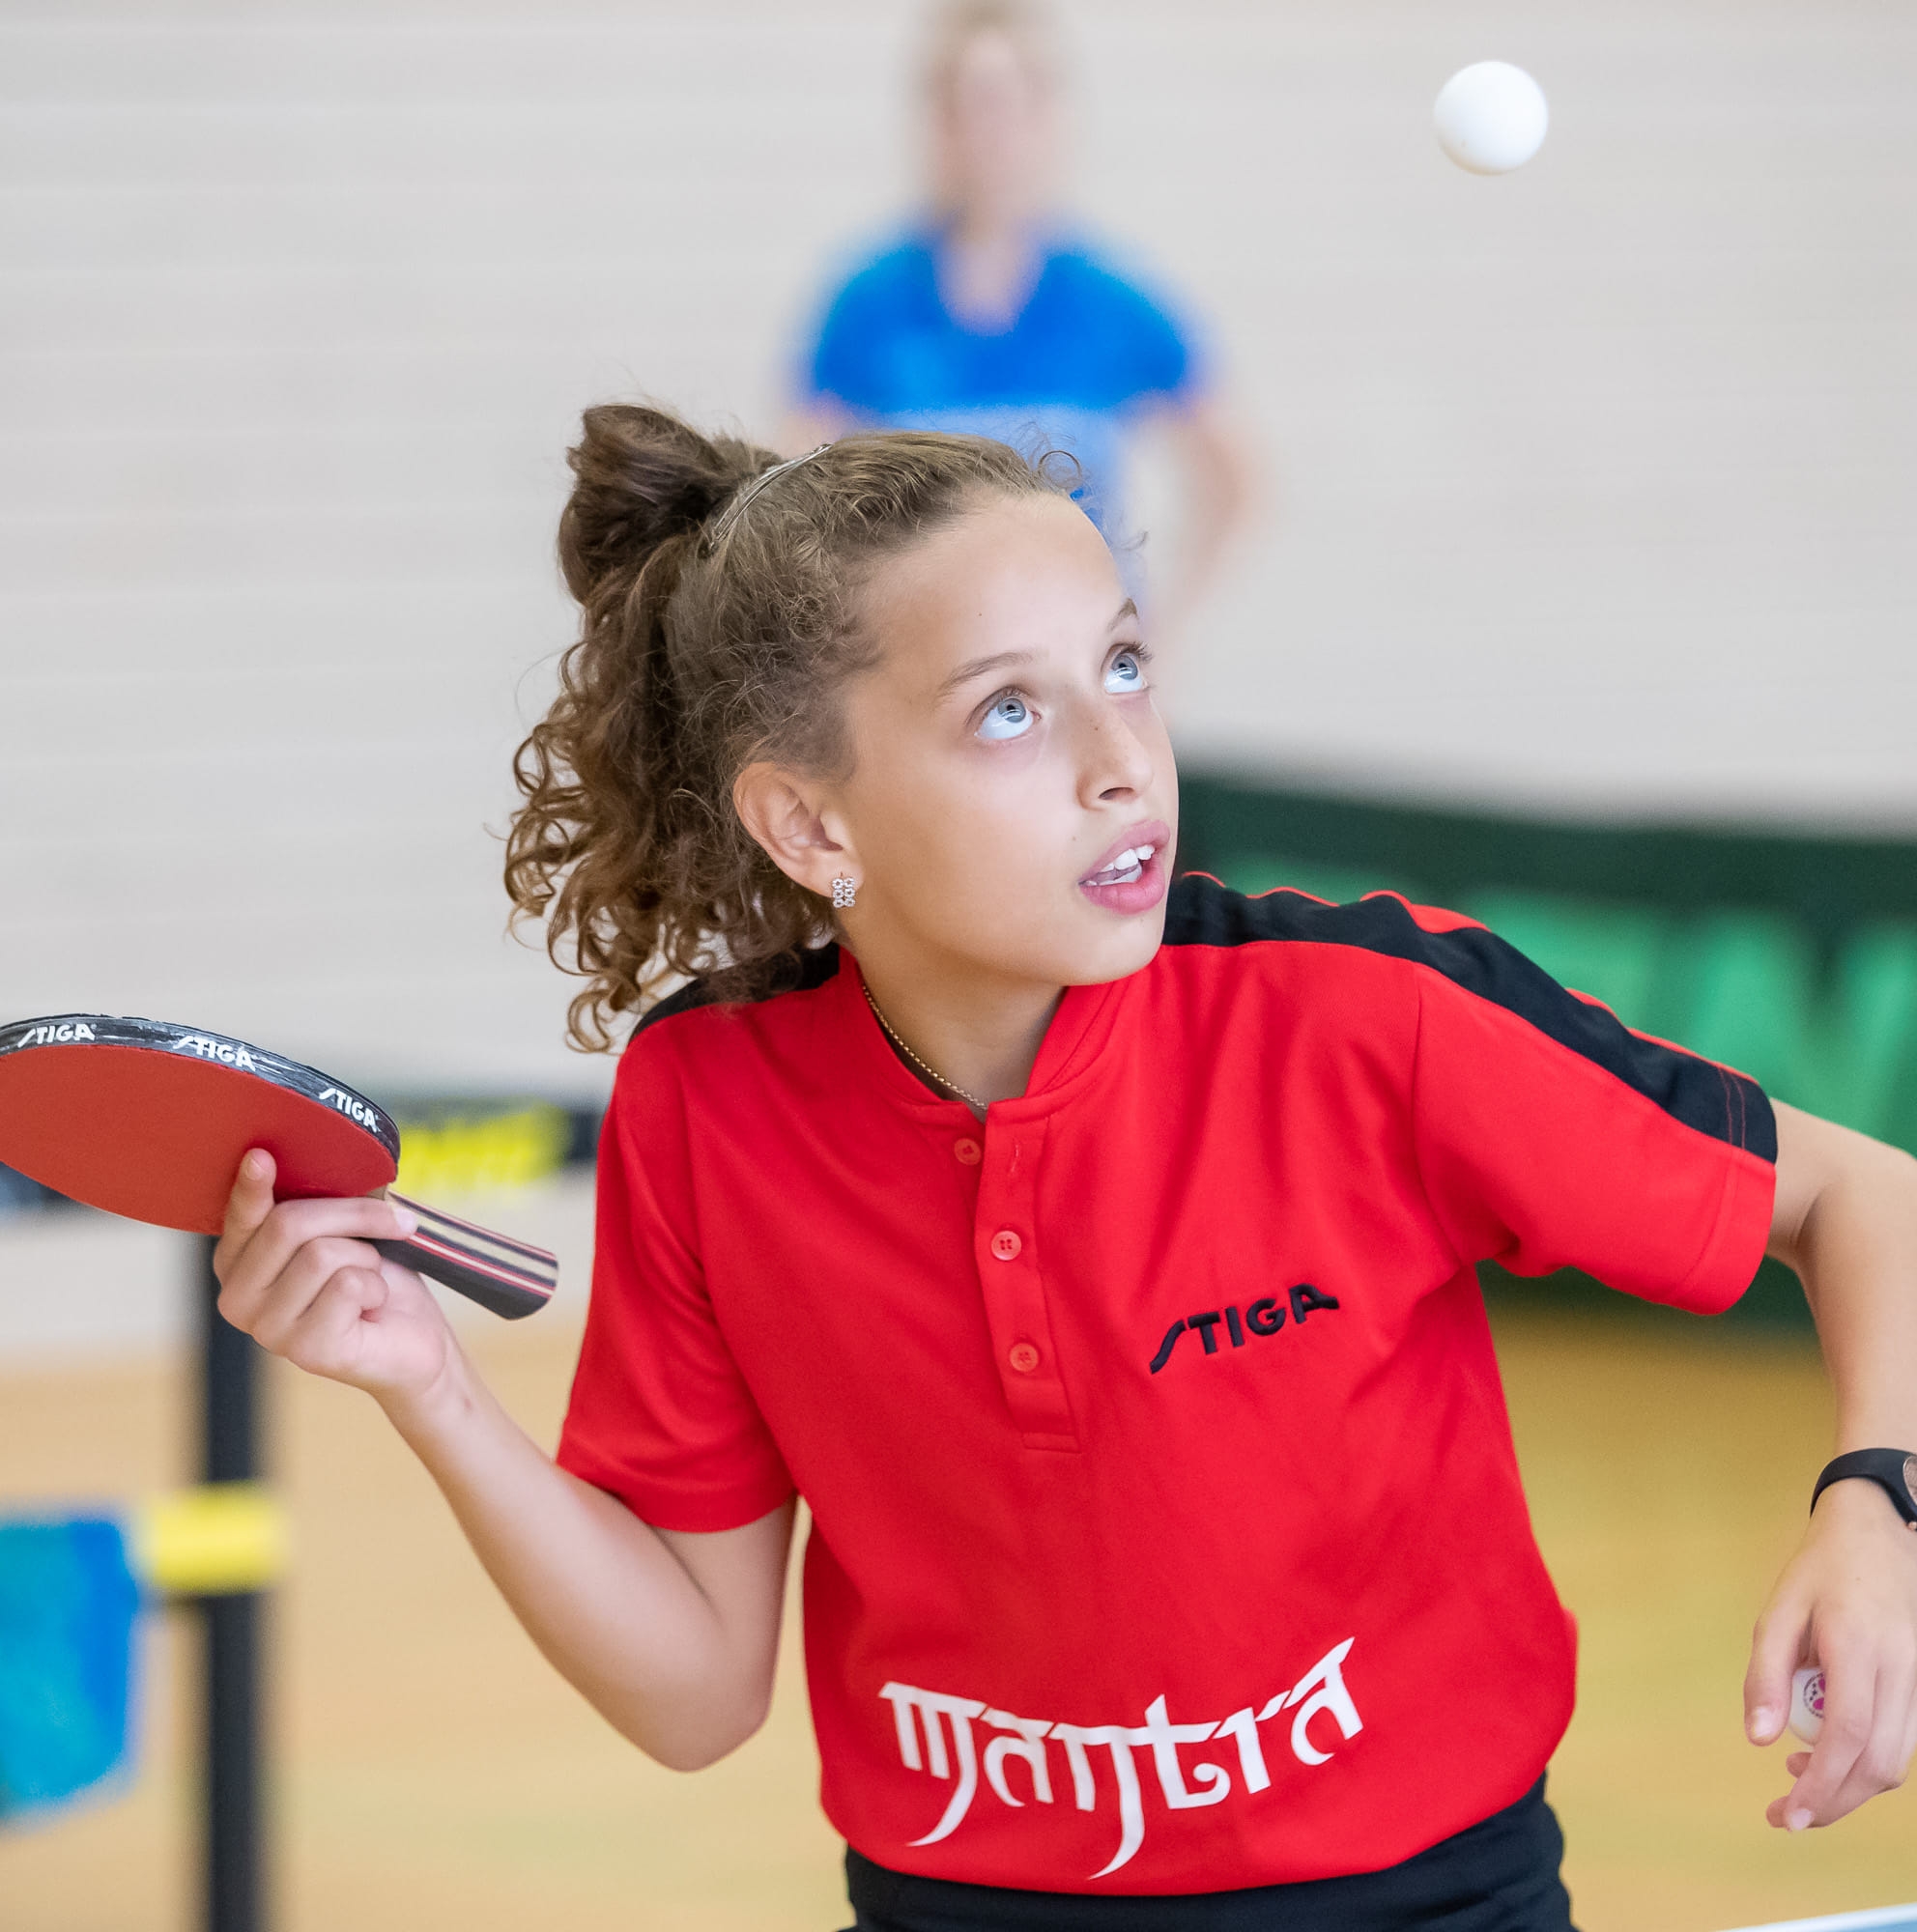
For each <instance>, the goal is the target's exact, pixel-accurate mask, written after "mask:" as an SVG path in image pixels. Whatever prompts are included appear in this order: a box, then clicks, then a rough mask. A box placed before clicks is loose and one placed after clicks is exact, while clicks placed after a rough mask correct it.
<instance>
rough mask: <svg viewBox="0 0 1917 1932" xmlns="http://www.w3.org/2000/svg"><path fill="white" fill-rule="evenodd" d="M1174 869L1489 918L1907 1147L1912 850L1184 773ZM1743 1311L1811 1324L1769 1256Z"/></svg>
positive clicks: (1913, 1140)
mask: <svg viewBox="0 0 1917 1932" xmlns="http://www.w3.org/2000/svg"><path fill="white" fill-rule="evenodd" d="M1183 794H1184V806H1183V822H1182V826H1181V833H1180V850H1179V859H1180V863H1181V864H1182V865H1184V866H1187V867H1200V868H1201V869H1203V870H1205V871H1209V872H1215V873H1216V874H1217V875H1218V876H1219V877H1220V878H1222V879H1224V880H1225V881H1226V882H1227V883H1228V884H1230V885H1232V886H1235V887H1237V888H1238V889H1240V890H1241V891H1245V892H1264V891H1267V890H1269V889H1270V888H1272V887H1273V886H1292V887H1296V888H1298V889H1300V890H1302V891H1304V892H1309V893H1315V894H1318V895H1320V896H1322V897H1325V898H1332V899H1340V900H1343V899H1350V898H1355V897H1357V896H1359V895H1360V894H1362V893H1365V892H1371V891H1375V890H1377V889H1379V888H1381V887H1383V888H1388V889H1390V890H1392V891H1394V892H1401V893H1403V894H1405V895H1407V896H1408V897H1411V898H1414V899H1421V900H1424V901H1427V902H1432V903H1437V904H1441V905H1448V906H1452V907H1454V908H1456V909H1457V910H1458V911H1460V912H1464V913H1469V914H1470V915H1471V916H1472V917H1473V918H1474V919H1481V920H1482V921H1484V923H1486V924H1487V925H1489V926H1491V927H1492V928H1493V929H1494V930H1495V931H1497V932H1498V933H1500V934H1501V935H1502V937H1503V938H1505V939H1507V940H1509V941H1510V942H1511V944H1512V945H1513V946H1516V947H1517V948H1519V950H1520V951H1522V952H1527V953H1529V954H1530V955H1531V957H1532V958H1533V959H1535V960H1536V961H1537V963H1538V964H1539V965H1540V966H1542V967H1543V968H1544V969H1545V971H1547V972H1548V973H1550V974H1551V975H1552V976H1553V977H1554V978H1555V979H1557V980H1561V981H1562V982H1563V983H1565V984H1566V985H1570V986H1575V987H1576V988H1578V990H1579V991H1581V992H1585V993H1590V994H1593V995H1595V997H1597V998H1598V999H1600V1000H1602V1001H1604V1002H1605V1004H1606V1005H1607V1006H1609V1007H1612V1008H1613V1009H1616V1010H1617V1013H1618V1014H1619V1015H1620V1016H1621V1017H1622V1018H1623V1019H1624V1020H1626V1021H1627V1022H1628V1023H1629V1024H1630V1025H1632V1026H1634V1027H1637V1028H1639V1029H1640V1030H1642V1031H1644V1032H1646V1033H1652V1034H1656V1035H1659V1036H1661V1037H1664V1038H1667V1039H1674V1040H1677V1041H1679V1042H1681V1043H1682V1044H1683V1045H1685V1046H1688V1047H1690V1048H1692V1049H1693V1050H1694V1051H1696V1052H1699V1053H1702V1054H1705V1055H1707V1056H1709V1057H1710V1058H1711V1059H1713V1060H1721V1061H1724V1062H1726V1063H1728V1064H1729V1065H1733V1066H1736V1067H1739V1068H1740V1069H1742V1070H1743V1071H1744V1072H1746V1073H1749V1074H1750V1075H1751V1076H1752V1077H1753V1078H1754V1079H1756V1080H1757V1081H1758V1082H1759V1083H1760V1085H1762V1086H1763V1087H1764V1088H1765V1090H1766V1091H1767V1092H1769V1093H1771V1094H1775V1095H1776V1096H1777V1097H1778V1098H1779V1099H1782V1100H1788V1101H1791V1102H1792V1103H1794V1104H1795V1105H1797V1106H1800V1107H1805V1108H1808V1109H1809V1110H1810V1111H1811V1112H1813V1113H1817V1114H1822V1115H1824V1116H1826V1117H1827V1118H1829V1119H1831V1120H1834V1121H1840V1122H1843V1123H1844V1124H1845V1126H1851V1127H1856V1128H1858V1129H1859V1130H1861V1131H1862V1132H1864V1133H1868V1134H1874V1135H1876V1136H1877V1137H1878V1138H1880V1139H1883V1140H1888V1141H1892V1142H1894V1143H1896V1144H1897V1145H1898V1146H1901V1147H1903V1148H1906V1149H1909V1150H1910V1151H1913V1152H1917V843H1913V842H1905V841H1901V840H1893V839H1856V838H1850V839H1839V838H1808V837H1790V836H1788V835H1781V834H1775V833H1732V832H1705V831H1696V830H1691V829H1679V828H1664V827H1657V828H1639V827H1589V826H1559V825H1550V824H1545V823H1538V822H1531V821H1524V820H1517V819H1511V818H1505V817H1499V816H1494V815H1492V814H1488V813H1487V814H1474V813H1469V812H1457V811H1424V810H1414V809H1411V808H1407V807H1401V806H1386V805H1377V804H1371V803H1367V802H1363V801H1359V800H1349V799H1336V798H1328V797H1325V796H1323V795H1317V794H1310V793H1301V792H1292V791H1284V790H1280V789H1277V788H1274V787H1271V786H1266V785H1260V784H1257V783H1255V782H1250V781H1244V780H1240V779H1235V778H1231V777H1225V776H1218V775H1210V774H1204V773H1199V774H1196V775H1191V774H1187V776H1186V778H1185V780H1184V784H1183ZM1735 1319H1736V1320H1738V1321H1746V1322H1748V1321H1780V1320H1782V1321H1796V1322H1802V1321H1805V1320H1806V1319H1807V1317H1806V1315H1805V1311H1804V1305H1803V1299H1802V1295H1801V1293H1799V1291H1798V1288H1797V1285H1796V1282H1795V1281H1794V1279H1792V1278H1791V1277H1790V1276H1789V1275H1788V1273H1787V1272H1786V1271H1785V1270H1783V1269H1781V1268H1775V1267H1773V1266H1771V1265H1770V1264H1766V1266H1765V1269H1764V1272H1763V1274H1762V1275H1761V1276H1760V1280H1759V1282H1758V1283H1757V1285H1756V1286H1755V1287H1754V1289H1753V1291H1752V1293H1750V1294H1749V1295H1747V1296H1746V1298H1745V1301H1744V1303H1743V1304H1741V1305H1740V1308H1739V1310H1738V1311H1737V1313H1736V1317H1735Z"/></svg>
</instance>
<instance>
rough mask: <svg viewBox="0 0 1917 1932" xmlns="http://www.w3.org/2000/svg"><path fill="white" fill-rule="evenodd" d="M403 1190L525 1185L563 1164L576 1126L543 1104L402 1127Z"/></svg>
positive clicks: (473, 1190)
mask: <svg viewBox="0 0 1917 1932" xmlns="http://www.w3.org/2000/svg"><path fill="white" fill-rule="evenodd" d="M399 1131H400V1155H399V1179H397V1180H396V1181H395V1182H394V1183H393V1184H394V1185H395V1186H396V1187H397V1188H398V1189H399V1191H400V1192H401V1193H402V1194H419V1195H424V1196H428V1197H430V1196H432V1195H436V1194H484V1193H490V1192H493V1191H496V1190H501V1189H505V1188H512V1187H525V1186H527V1185H529V1183H530V1182H532V1181H535V1180H543V1179H545V1178H546V1176H547V1175H549V1174H551V1173H553V1172H554V1171H555V1170H556V1169H558V1167H560V1166H561V1165H563V1163H564V1161H565V1155H566V1143H567V1141H568V1140H569V1139H570V1138H571V1132H572V1129H571V1126H570V1124H569V1122H567V1120H566V1116H565V1113H564V1110H563V1109H561V1108H558V1107H554V1106H548V1105H546V1104H544V1103H541V1104H539V1105H536V1106H530V1107H521V1108H518V1109H516V1110H515V1111H514V1112H512V1113H509V1114H487V1115H478V1116H465V1115H458V1114H453V1115H448V1116H444V1117H442V1118H439V1119H428V1120H406V1119H402V1120H401V1122H400V1125H399Z"/></svg>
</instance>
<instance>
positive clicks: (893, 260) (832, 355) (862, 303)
mask: <svg viewBox="0 0 1917 1932" xmlns="http://www.w3.org/2000/svg"><path fill="white" fill-rule="evenodd" d="M922 253H923V251H922V250H919V249H915V248H913V247H911V246H910V245H906V246H902V247H899V248H895V249H892V250H890V251H888V252H887V253H885V254H883V255H880V256H878V257H877V258H876V259H874V260H873V261H870V262H868V263H866V264H865V266H864V267H862V268H861V269H859V270H857V271H856V272H855V273H854V274H852V275H851V276H850V277H848V278H847V280H846V281H845V282H844V284H843V285H842V286H841V287H840V289H839V291H838V292H837V294H835V295H834V296H833V298H832V299H831V300H830V301H829V302H828V303H827V304H826V307H825V313H824V315H823V316H822V317H821V319H820V321H819V324H818V328H817V331H816V333H815V335H814V337H813V341H812V347H811V350H810V353H809V354H807V355H805V356H804V358H803V361H802V365H801V369H800V389H801V392H802V393H803V394H805V395H808V396H827V397H830V398H831V399H832V400H833V401H835V402H837V403H840V404H842V405H843V406H844V408H846V409H849V410H854V411H859V412H866V413H874V412H883V411H884V410H885V408H886V406H887V404H888V401H891V400H893V399H892V398H891V394H890V392H891V389H892V388H893V387H894V386H895V384H894V382H893V381H892V380H889V378H888V373H887V372H888V370H889V369H890V366H891V361H892V359H893V356H894V354H895V351H896V348H897V345H898V342H899V340H900V337H901V331H903V330H905V329H907V328H908V327H909V326H910V324H911V321H912V319H913V311H914V308H915V307H916V306H919V305H922V302H923V296H924V291H923V290H922V289H920V287H919V284H920V283H921V282H922V281H924V280H925V279H926V273H927V271H926V270H925V267H924V265H923V263H922V262H921V261H920V259H919V258H920V256H921V255H922ZM915 297H916V298H918V300H916V301H915Z"/></svg>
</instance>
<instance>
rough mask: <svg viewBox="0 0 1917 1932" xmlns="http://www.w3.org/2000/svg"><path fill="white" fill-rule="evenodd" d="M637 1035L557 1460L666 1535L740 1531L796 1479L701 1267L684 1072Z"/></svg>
mask: <svg viewBox="0 0 1917 1932" xmlns="http://www.w3.org/2000/svg"><path fill="white" fill-rule="evenodd" d="M648 1044H649V1043H648V1042H647V1041H646V1040H645V1037H644V1035H643V1034H642V1035H641V1036H640V1037H639V1038H638V1039H637V1040H636V1041H635V1043H634V1045H633V1046H632V1047H629V1048H628V1049H627V1053H626V1058H625V1060H624V1062H623V1063H622V1064H621V1065H620V1068H619V1077H618V1081H617V1083H616V1085H615V1091H614V1095H613V1103H612V1106H611V1108H610V1109H609V1110H608V1113H607V1116H606V1123H605V1127H604V1129H603V1131H602V1133H601V1136H600V1146H599V1173H598V1205H597V1216H596V1219H597V1235H596V1241H595V1246H594V1252H593V1262H592V1300H591V1305H590V1308H589V1309H588V1311H587V1322H586V1337H585V1341H584V1343H583V1345H582V1347H581V1350H580V1358H579V1368H578V1370H577V1372H576V1374H575V1375H574V1378H573V1386H572V1399H571V1402H570V1404H569V1406H568V1408H567V1411H566V1420H565V1427H564V1429H563V1431H562V1432H561V1434H560V1437H559V1449H558V1463H559V1466H560V1467H561V1468H564V1469H569V1470H571V1471H572V1473H573V1474H574V1475H576V1476H578V1477H580V1478H581V1479H582V1480H584V1481H586V1482H588V1483H590V1484H592V1485H593V1486H594V1487H595V1488H597V1489H602V1490H606V1491H609V1492H611V1493H612V1494H614V1495H615V1496H617V1497H618V1498H619V1499H620V1500H621V1501H622V1502H624V1503H625V1504H626V1505H627V1507H628V1508H630V1509H631V1510H632V1512H633V1513H634V1515H636V1516H638V1517H639V1518H641V1519H642V1520H644V1521H645V1522H648V1523H651V1524H652V1525H653V1526H654V1527H655V1528H659V1529H677V1530H720V1529H736V1528H738V1527H739V1526H740V1525H741V1524H744V1523H748V1522H753V1521H756V1520H758V1518H759V1517H762V1516H764V1515H765V1514H766V1513H767V1512H768V1511H770V1510H773V1509H776V1508H777V1507H778V1506H779V1504H780V1503H782V1502H784V1501H785V1500H786V1499H787V1497H788V1496H789V1495H790V1494H791V1493H792V1481H791V1478H790V1476H789V1475H788V1474H787V1470H786V1466H785V1463H784V1460H783V1459H782V1457H781V1456H780V1453H779V1450H778V1448H777V1446H776V1445H775V1444H774V1442H773V1441H772V1438H771V1435H770V1434H769V1433H768V1431H767V1429H766V1427H765V1423H764V1420H763V1418H762V1417H761V1416H760V1414H759V1412H758V1405H757V1404H756V1403H755V1402H754V1400H753V1397H752V1393H751V1391H750V1390H749V1389H748V1388H747V1387H746V1384H745V1381H744V1378H742V1376H741V1375H740V1373H739V1369H738V1365H737V1363H736V1362H735V1361H734V1360H733V1358H732V1354H731V1351H730V1349H729V1348H728V1347H727V1345H726V1340H725V1337H724V1335H723V1334H722V1333H721V1330H720V1323H719V1320H718V1317H717V1315H716V1313H715V1311H714V1309H713V1306H712V1301H711V1297H710V1295H709V1294H708V1293H707V1291H706V1284H705V1279H704V1275H703V1272H702V1270H701V1265H700V1256H699V1242H698V1236H697V1229H696V1220H695V1216H694V1214H693V1211H692V1209H693V1198H692V1196H693V1190H692V1185H691V1172H690V1152H689V1149H688V1144H687V1136H686V1131H685V1121H684V1108H683V1104H682V1101H681V1098H680V1088H679V1084H678V1078H677V1072H676V1068H674V1067H673V1066H672V1065H671V1064H670V1060H669V1059H668V1057H667V1056H665V1055H661V1054H654V1053H652V1052H649V1051H647V1050H646V1049H647V1046H648Z"/></svg>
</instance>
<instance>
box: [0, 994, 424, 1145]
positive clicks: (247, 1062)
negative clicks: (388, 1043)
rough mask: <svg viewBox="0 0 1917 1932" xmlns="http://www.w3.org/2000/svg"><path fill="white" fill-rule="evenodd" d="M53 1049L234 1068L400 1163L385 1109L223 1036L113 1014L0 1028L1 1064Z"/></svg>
mask: <svg viewBox="0 0 1917 1932" xmlns="http://www.w3.org/2000/svg"><path fill="white" fill-rule="evenodd" d="M49 1046H54V1047H58V1046H130V1047H138V1048H140V1049H142V1050H143V1051H145V1052H148V1053H168V1054H173V1055H176V1056H177V1057H179V1058H181V1059H184V1060H198V1061H201V1062H204V1063H205V1064H206V1065H213V1066H226V1067H230V1068H232V1069H233V1071H235V1072H236V1073H250V1074H252V1075H253V1076H254V1077H255V1078H257V1079H261V1080H265V1081H268V1082H270V1083H271V1084H272V1085H273V1086H275V1087H283V1088H285V1089H286V1090H287V1091H288V1092H289V1093H293V1094H299V1095H300V1097H301V1098H302V1099H307V1100H316V1101H318V1102H319V1103H320V1104H321V1105H322V1106H326V1107H330V1108H331V1109H332V1110H333V1112H334V1113H336V1114H339V1115H341V1116H342V1117H344V1118H345V1119H346V1120H349V1121H351V1122H353V1124H354V1125H355V1126H356V1127H358V1128H359V1129H360V1131H361V1132H363V1133H367V1134H370V1135H371V1136H372V1137H373V1139H375V1140H376V1141H378V1142H379V1144H380V1145H381V1146H382V1147H383V1148H385V1149H386V1152H387V1153H388V1154H390V1155H391V1156H392V1158H393V1160H394V1161H395V1162H397V1161H398V1159H399V1128H398V1126H397V1125H396V1124H395V1123H394V1121H393V1118H392V1116H391V1115H390V1114H388V1113H387V1112H386V1109H385V1108H384V1107H381V1106H379V1105H377V1104H376V1103H375V1102H374V1101H371V1100H369V1099H367V1097H366V1096H365V1094H357V1093H355V1092H354V1090H353V1089H352V1088H351V1087H348V1086H346V1085H344V1084H343V1083H342V1082H340V1081H337V1080H334V1079H332V1078H330V1077H329V1075H327V1074H325V1073H322V1072H321V1071H320V1070H319V1068H318V1067H316V1066H307V1065H304V1064H303V1063H302V1062H300V1061H298V1060H287V1059H285V1058H284V1057H283V1056H281V1055H279V1054H277V1053H269V1052H267V1051H266V1049H265V1048H263V1047H258V1046H254V1045H252V1044H250V1043H249V1042H248V1041H246V1040H243V1039H232V1038H230V1037H227V1036H226V1035H225V1034H218V1033H207V1032H205V1031H203V1030H201V1029H199V1028H195V1027H183V1026H175V1025H173V1024H171V1023H170V1022H168V1021H166V1020H143V1019H134V1018H131V1017H128V1016H115V1015H114V1014H111V1013H50V1014H47V1015H44V1016H43V1017H42V1018H40V1019H33V1020H16V1021H14V1023H13V1025H11V1026H5V1027H0V1060H4V1059H5V1058H7V1056H8V1055H10V1054H14V1053H30V1052H33V1051H34V1050H36V1049H37V1048H41V1047H49Z"/></svg>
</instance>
